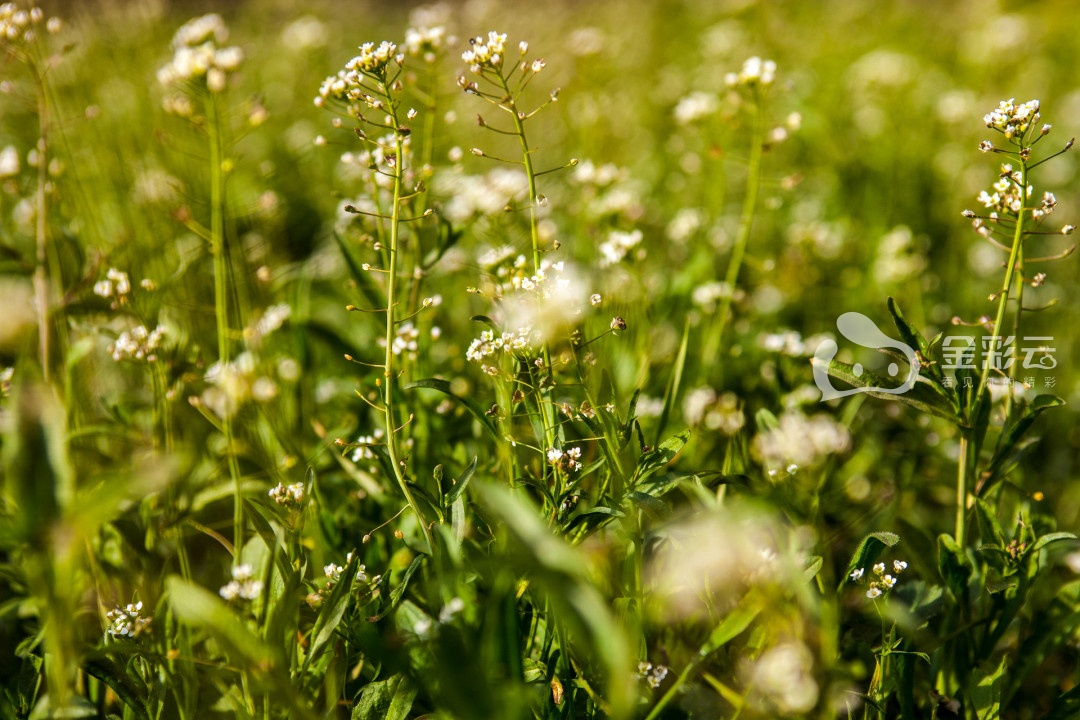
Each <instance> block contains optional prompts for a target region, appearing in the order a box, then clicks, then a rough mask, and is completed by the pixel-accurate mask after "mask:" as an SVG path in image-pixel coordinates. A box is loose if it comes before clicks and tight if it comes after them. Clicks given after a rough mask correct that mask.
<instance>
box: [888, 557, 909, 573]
mask: <svg viewBox="0 0 1080 720" xmlns="http://www.w3.org/2000/svg"><path fill="white" fill-rule="evenodd" d="M892 566H893V570H894V571H895V572H896V574H897V575H899V574H900V573H902V572H904V571H905V570H907V563H906V562H904V561H903V560H893V563H892Z"/></svg>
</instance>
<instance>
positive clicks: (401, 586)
mask: <svg viewBox="0 0 1080 720" xmlns="http://www.w3.org/2000/svg"><path fill="white" fill-rule="evenodd" d="M426 557H427V556H426V555H417V556H416V557H414V558H413V560H412V562H411V563H409V567H407V568H405V572H404V573H402V575H401V580H399V581H398V584H397V587H395V588H394V589H393V590H392V591H391V592H390V602H389V604H388V605H387V606H386V607H385V608H383V610H382V612H380V613H379V614H378V615H374V616H372V617H369V618H367V621H368V622H378V621H379V620H382V619H383V618H385V617H386V616H387V615H389V614H390V613H392V612H393V611H394V609H395V608H397V606H398V605H400V604H401V599H402V598H403V597H405V590H406V589H408V587H409V580H411V579H412V576H413V575H414V574H415V573H416V571H417V570H419V569H420V565H421V564H423V562H424V558H426Z"/></svg>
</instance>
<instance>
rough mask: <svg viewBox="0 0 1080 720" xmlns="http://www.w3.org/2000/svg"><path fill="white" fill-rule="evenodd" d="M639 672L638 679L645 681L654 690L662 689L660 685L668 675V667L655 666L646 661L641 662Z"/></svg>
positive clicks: (638, 667)
mask: <svg viewBox="0 0 1080 720" xmlns="http://www.w3.org/2000/svg"><path fill="white" fill-rule="evenodd" d="M637 670H638V677H640V678H641V679H643V680H644V681H645V683H646V684H647V685H648V686H649V687H650V688H652V689H653V690H655V689H656V688H658V687H660V683H662V682H664V678H666V677H667V674H668V668H667V666H666V665H653V664H652V663H651V662H646V661H642V662H639V663H638V666H637Z"/></svg>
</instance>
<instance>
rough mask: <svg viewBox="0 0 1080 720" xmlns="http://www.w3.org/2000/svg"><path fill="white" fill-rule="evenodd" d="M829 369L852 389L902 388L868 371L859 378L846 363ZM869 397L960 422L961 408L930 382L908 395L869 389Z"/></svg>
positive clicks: (832, 364) (830, 365)
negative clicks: (936, 389)
mask: <svg viewBox="0 0 1080 720" xmlns="http://www.w3.org/2000/svg"><path fill="white" fill-rule="evenodd" d="M820 362H821V361H819V360H818V359H817V358H812V359H811V363H812V364H815V365H817V364H819V363H820ZM825 370H826V372H828V373H829V376H830V377H833V378H836V379H837V380H841V381H843V382H845V383H847V384H848V385H851V386H852V387H857V388H871V387H873V388H895V387H899V386H898V385H897V383H896V382H894V381H892V380H886V379H885V378H883V377H880V376H878V375H875V374H874V373H872V372H870V371H868V370H863V371H862V372H861V373H860V374H859V375H856V374H855V369H854V366H852V365H849V364H847V363H842V362H840V361H839V360H830V361H829V363H828V366H827V367H826V368H825ZM866 394H867V395H869V396H870V397H875V398H879V399H881V400H893V401H895V402H899V403H903V404H905V405H910V406H911V407H913V408H916V409H917V410H921V411H922V412H925V413H929V414H930V415H936V416H938V417H942V418H946V419H947V420H952V421H953V422H959V419H958V417H957V409H956V408H955V407H954V406H953V404H952V403H951V402H949V401H948V400H947V399H946V398H945V397H943V396H942V395H940V394H938V393H937V392H935V391H934V390H933V389H932V388H931V387H930V385H929V384H928V383H921V382H918V381H916V382H915V384H914V385H913V386H912V387H911V388H910V389H909V390H908V391H907V392H903V393H899V394H894V393H887V392H882V391H880V390H867V391H866Z"/></svg>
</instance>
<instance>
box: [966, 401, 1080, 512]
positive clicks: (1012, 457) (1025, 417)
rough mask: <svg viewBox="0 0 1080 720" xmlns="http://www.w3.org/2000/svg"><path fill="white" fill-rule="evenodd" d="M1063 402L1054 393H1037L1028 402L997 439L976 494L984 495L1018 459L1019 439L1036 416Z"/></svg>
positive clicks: (1021, 447)
mask: <svg viewBox="0 0 1080 720" xmlns="http://www.w3.org/2000/svg"><path fill="white" fill-rule="evenodd" d="M1064 404H1065V401H1064V400H1062V399H1061V398H1059V397H1057V396H1056V395H1037V396H1036V397H1035V398H1034V399H1033V400H1032V401H1031V403H1030V404H1028V406H1027V408H1025V410H1024V413H1023V414H1022V415H1021V416H1020V417H1019V418H1017V420H1016V422H1014V423H1013V424H1012V426H1011V427H1009V429H1008V430H1007V431H1005V432H1004V433H1003V434H1002V436H1001V439H1000V440H999V441H998V446H997V449H996V450H995V451H994V457H993V459H991V460H990V466H989V467H988V468H987V470H986V474H985V476H984V478H983V479H982V480H980V482H979V485H978V487H977V488H976V491H975V492H976V494H977V495H979V496H982V495H985V494H986V491H987V490H989V489H990V488H992V487H993V486H994V485H996V484H997V483H998V482H1000V481H1001V479H1002V478H1004V477H1005V474H1006V473H1007V472H1008V471H1009V470H1010V469H1011V468H1012V467H1013V465H1015V463H1016V461H1018V460H1019V454H1020V453H1022V451H1023V450H1024V447H1023V445H1022V444H1021V441H1022V440H1023V439H1024V436H1025V435H1026V434H1027V432H1028V430H1030V429H1031V426H1032V425H1033V424H1034V423H1035V420H1036V418H1038V417H1039V415H1041V414H1042V413H1043V412H1045V411H1046V410H1049V409H1050V408H1054V407H1060V406H1062V405H1064ZM987 406H989V403H987Z"/></svg>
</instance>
